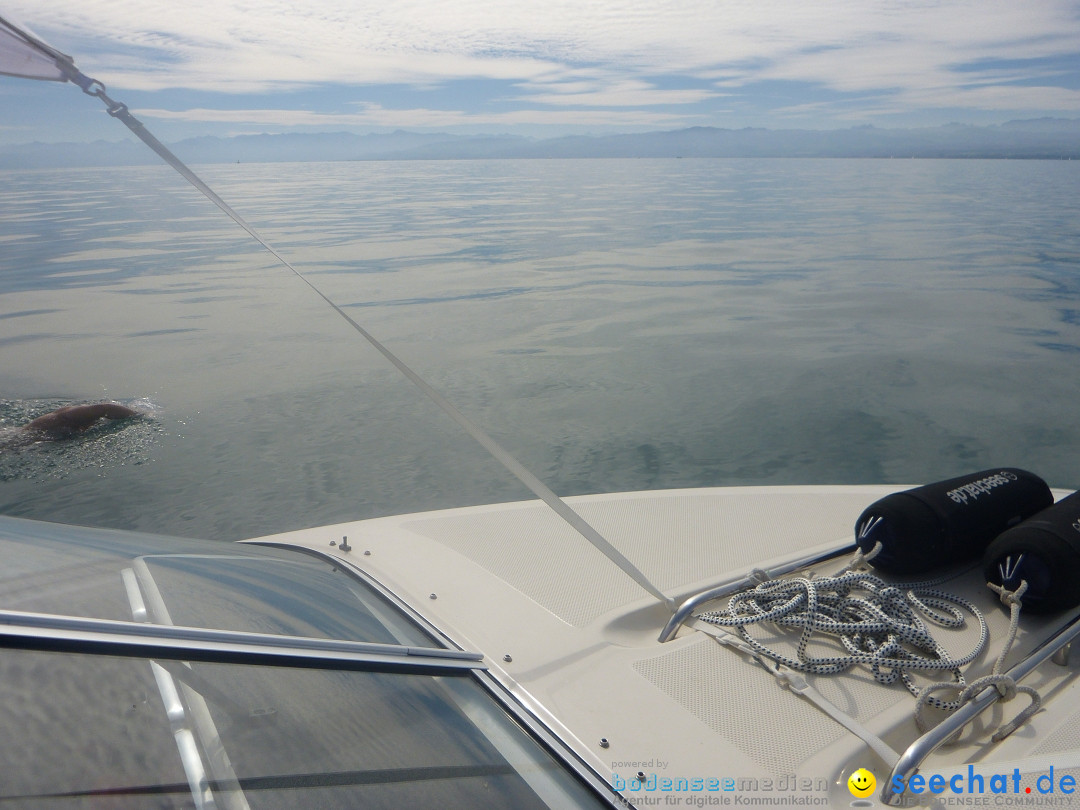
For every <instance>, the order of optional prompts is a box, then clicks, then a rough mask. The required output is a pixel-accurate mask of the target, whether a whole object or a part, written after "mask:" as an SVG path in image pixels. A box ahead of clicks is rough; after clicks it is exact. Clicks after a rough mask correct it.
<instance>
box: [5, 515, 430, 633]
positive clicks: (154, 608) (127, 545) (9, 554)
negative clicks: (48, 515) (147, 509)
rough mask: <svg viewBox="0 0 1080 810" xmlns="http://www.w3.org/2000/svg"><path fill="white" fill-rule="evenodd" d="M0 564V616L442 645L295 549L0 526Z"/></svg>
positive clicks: (25, 524) (345, 576)
mask: <svg viewBox="0 0 1080 810" xmlns="http://www.w3.org/2000/svg"><path fill="white" fill-rule="evenodd" d="M0 559H3V560H4V566H3V570H2V571H0V610H16V611H29V612H34V613H48V614H57V615H62V616H81V617H87V618H95V619H111V620H117V621H128V622H130V621H133V620H136V621H148V622H153V623H155V624H163V625H168V624H171V625H182V626H187V627H203V628H212V629H216V630H232V631H242V632H249V633H274V634H280V635H288V636H303V637H307V638H320V639H339V640H344V641H368V642H377V643H383V644H408V645H415V646H439V643H438V642H437V641H436V640H434V639H433V638H431V637H430V636H429V635H428V634H426V633H425V632H423V631H422V630H421V629H420V628H419V627H417V626H416V625H415V624H414V623H412V622H410V621H408V620H407V619H404V618H403V617H402V616H401V614H400V611H398V610H396V609H395V608H394V607H393V606H392V605H391V604H390V603H389V601H388V600H387V599H386V598H384V597H383V596H382V595H381V594H380V593H379V592H378V591H376V590H375V589H374V588H372V587H371V586H369V585H368V584H366V583H365V582H364V581H362V580H360V579H359V578H357V577H356V576H355V575H353V574H351V573H349V572H348V571H345V570H343V569H342V568H341V567H340V566H337V565H334V564H333V563H332V562H329V561H324V560H322V559H321V558H318V557H314V556H312V555H308V554H304V553H301V552H297V551H289V550H284V549H272V548H263V547H258V548H257V547H252V546H245V545H242V544H238V543H222V542H212V541H202V540H189V539H184V538H174V537H160V536H155V535H146V534H136V533H127V532H117V531H110V530H104V529H89V528H84V527H75V526H64V525H59V524H49V523H38V522H29V521H23V520H16V519H11V518H0ZM133 599H135V600H136V602H141V603H142V604H143V606H144V609H145V611H146V615H144V616H141V617H137V616H135V615H134V613H133V609H134V608H133V601H132V600H133Z"/></svg>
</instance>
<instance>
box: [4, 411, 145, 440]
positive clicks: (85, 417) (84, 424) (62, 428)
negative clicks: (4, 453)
mask: <svg viewBox="0 0 1080 810" xmlns="http://www.w3.org/2000/svg"><path fill="white" fill-rule="evenodd" d="M140 415H141V413H140V412H139V411H136V410H133V409H132V408H128V407H126V406H124V405H117V404H116V403H115V402H99V403H96V404H94V405H67V406H65V407H63V408H58V409H57V410H55V411H53V412H52V413H47V414H45V415H44V416H39V417H38V418H37V419H35V420H34V421H33V422H31V423H30V424H28V425H25V426H23V428H22V430H23V431H26V432H27V433H33V434H37V435H39V436H42V437H45V438H48V439H65V438H67V437H69V436H72V435H74V434H76V433H79V432H81V431H84V430H86V429H87V428H89V427H91V426H92V425H93V424H94V423H96V422H97V421H98V420H99V419H130V418H131V417H133V416H140Z"/></svg>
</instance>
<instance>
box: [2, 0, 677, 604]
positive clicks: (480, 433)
mask: <svg viewBox="0 0 1080 810" xmlns="http://www.w3.org/2000/svg"><path fill="white" fill-rule="evenodd" d="M0 25H2V26H4V27H6V28H7V29H10V30H11V31H12V32H13V33H14V34H15V35H17V36H18V37H19V38H20V39H21V40H22V41H23V42H25V43H26V44H27V45H29V46H31V47H33V48H35V49H37V50H38V51H40V52H42V53H44V54H45V55H46V56H48V57H49V58H50V59H52V60H53V61H54V62H55V63H56V66H57V68H58V69H59V71H60V73H61V76H62V79H64V80H68V81H71V82H72V83H74V84H76V85H78V86H79V87H81V88H82V91H83V92H84V93H86V94H87V95H90V96H95V97H96V98H99V99H101V101H102V103H103V104H105V106H106V109H107V111H108V113H109V115H111V116H112V117H113V118H116V119H117V120H118V121H120V122H121V123H122V124H124V126H126V127H127V128H128V129H129V130H131V132H132V133H134V134H135V136H136V137H138V138H139V140H141V141H142V142H143V143H145V144H146V145H147V146H149V147H150V148H151V149H153V150H154V152H156V153H157V154H158V156H159V157H161V159H162V160H164V161H165V162H166V163H168V164H169V165H170V166H172V167H173V168H174V169H175V170H176V171H177V172H179V173H180V175H181V176H183V177H184V179H186V180H187V181H188V182H189V183H191V185H193V186H194V187H195V188H197V189H198V190H199V191H200V192H202V194H203V195H204V196H205V197H206V198H207V199H208V200H210V202H212V203H213V204H214V205H216V206H217V207H218V208H220V209H221V210H222V211H224V212H225V213H226V214H227V215H228V216H229V217H230V218H231V219H232V220H233V221H234V222H235V223H236V224H237V225H239V226H240V227H241V228H243V229H244V230H245V231H247V232H248V234H249V235H250V236H251V237H252V238H253V239H255V241H257V242H258V243H259V244H260V245H262V246H263V247H264V248H265V249H266V250H267V251H269V253H270V254H271V255H272V256H273V257H274V258H276V259H277V260H278V261H279V262H280V263H281V264H282V265H284V266H285V267H286V268H288V269H289V270H290V271H292V273H293V274H294V275H295V276H296V277H297V278H298V279H300V280H301V281H302V282H304V284H306V285H307V286H308V287H309V288H310V289H311V290H312V291H313V292H314V293H315V294H316V295H318V296H319V297H320V298H321V299H322V300H323V301H325V302H326V303H327V304H328V305H329V306H330V307H331V308H332V309H333V310H334V311H335V312H336V313H337V314H338V315H340V316H341V317H342V318H343V319H344V320H345V321H346V322H347V323H348V324H349V325H350V326H351V327H352V328H353V329H355V330H356V331H357V332H358V333H359V334H360V335H361V336H362V337H363V338H364V339H365V340H367V342H368V343H370V344H371V345H372V346H373V347H374V348H375V349H376V350H378V352H379V353H380V354H382V355H383V357H385V358H386V359H387V360H389V361H390V362H391V363H392V364H393V365H394V366H395V367H396V368H397V369H398V371H400V372H401V373H402V374H404V375H405V376H406V377H407V378H408V379H409V380H410V381H412V383H413V384H414V385H416V387H417V388H419V389H420V390H421V391H422V392H423V393H424V394H425V395H426V396H427V397H428V398H429V399H430V400H431V401H432V402H434V403H435V405H437V406H438V407H439V409H440V410H442V411H443V413H445V414H446V415H447V416H449V417H450V418H451V419H453V420H454V422H456V423H457V424H458V426H460V427H461V428H462V429H463V430H464V431H465V432H466V433H468V434H469V435H470V436H472V437H473V439H475V440H476V441H477V442H479V443H480V445H481V446H483V447H484V449H485V450H487V451H488V453H490V454H491V455H492V456H493V457H494V458H495V460H496V461H498V462H499V463H500V464H502V465H503V467H505V468H506V469H507V470H508V471H509V472H510V473H511V474H513V475H514V476H515V477H516V478H517V479H518V480H519V481H521V483H523V484H524V485H525V486H526V487H528V488H529V489H530V490H531V491H532V492H533V494H534V495H536V496H537V497H538V498H540V499H541V500H542V501H543V502H544V503H546V504H547V505H548V506H549V507H551V509H552V510H553V511H554V512H555V513H556V514H557V515H559V517H561V518H562V519H563V520H565V521H566V522H567V523H569V524H570V526H571V527H573V528H574V529H575V530H576V531H577V532H578V533H579V534H580V535H581V536H582V537H584V538H585V539H586V540H588V541H589V542H590V543H591V544H592V545H593V546H594V547H595V548H596V549H597V550H598V551H600V552H601V553H602V554H603V555H604V556H605V557H607V558H608V559H609V560H611V561H612V562H613V563H615V565H617V566H618V567H619V568H621V569H622V570H623V572H625V573H626V574H627V575H628V576H629V577H630V578H631V579H633V580H634V581H635V582H636V583H637V584H638V585H640V586H641V587H642V588H644V589H645V590H646V591H647V592H648V593H649V594H651V595H652V596H654V597H656V598H657V599H658V600H660V602H661V603H662V604H664V605H666V606H667V607H668V608H669V609H672V610H674V602H673V600H672V599H671V598H670V597H668V596H665V595H664V593H663V592H662V591H661V590H660V589H659V588H657V587H656V586H655V585H653V584H652V582H650V581H649V579H648V577H646V576H645V574H644V573H643V572H642V571H641V570H640V569H639V568H637V566H635V565H634V564H633V563H632V562H630V560H629V559H627V558H626V556H624V555H623V553H622V552H621V551H619V550H618V549H617V548H615V547H614V546H613V545H611V543H610V542H608V541H607V540H606V539H605V538H604V537H603V535H601V534H600V532H598V531H597V530H596V529H595V528H593V526H592V525H591V524H589V523H588V522H587V521H586V520H585V519H584V518H583V517H581V515H579V514H578V513H577V512H575V511H574V510H573V509H571V508H570V506H569V505H568V504H567V503H566V502H565V501H563V500H562V499H561V498H560V497H559V496H558V495H556V494H555V493H554V492H553V491H552V490H551V488H549V487H548V486H547V485H546V484H545V483H544V482H543V481H541V480H540V479H539V478H537V477H536V476H535V475H534V474H533V473H532V472H530V471H529V470H528V469H527V468H526V467H525V466H524V465H523V464H521V462H519V461H518V460H517V459H516V458H514V457H513V456H512V455H511V454H510V453H509V452H508V451H507V450H506V449H504V448H503V447H502V446H501V445H499V444H498V442H496V441H495V440H494V439H493V438H491V436H489V435H488V434H487V433H486V432H485V431H484V430H483V429H482V428H481V427H480V426H479V425H477V424H476V423H475V422H473V421H472V420H471V419H469V418H468V417H467V416H465V414H463V413H462V412H461V411H459V410H458V409H457V408H456V407H455V406H454V405H453V404H452V403H451V402H450V401H449V400H447V399H446V398H445V397H444V396H443V395H442V394H440V393H439V392H438V391H437V390H435V389H434V388H433V387H432V386H431V385H430V384H429V383H428V382H427V381H426V380H424V379H423V378H422V377H421V376H420V375H419V374H417V373H416V372H415V371H413V370H412V369H411V368H409V366H408V365H406V364H405V362H404V361H403V360H401V358H399V357H398V356H397V355H396V354H394V353H393V352H392V351H390V349H388V348H387V347H386V346H384V345H383V344H382V343H381V342H380V341H379V340H377V339H376V338H375V336H374V335H372V334H371V333H370V332H368V331H367V330H366V329H364V327H362V326H361V325H360V324H359V323H357V322H356V321H355V320H353V318H352V317H350V316H349V315H348V314H347V313H346V312H345V311H344V310H343V309H342V308H341V307H339V306H338V305H337V304H335V303H334V302H333V301H331V300H330V298H329V297H327V295H326V294H325V293H323V292H322V290H320V289H319V288H318V287H316V286H315V284H313V283H312V282H311V281H310V280H309V279H308V278H307V277H306V276H305V275H304V274H303V273H301V272H300V271H299V270H297V269H296V268H295V267H294V266H293V265H292V264H291V263H290V262H289V261H288V260H287V259H285V257H284V256H282V255H281V254H280V253H278V251H277V250H276V249H275V248H274V247H273V246H272V245H271V244H270V243H269V242H267V241H266V240H265V239H264V238H263V237H262V235H261V234H259V232H258V231H256V230H255V228H254V227H253V226H252V225H250V224H249V223H248V222H247V221H246V220H245V219H244V218H243V217H242V216H240V214H238V213H237V212H236V211H235V210H233V208H232V206H230V205H229V204H228V203H226V202H225V201H224V200H223V199H222V198H221V197H219V196H218V195H217V193H216V192H215V191H214V190H213V189H212V188H210V187H209V186H208V185H207V184H206V183H205V182H203V181H202V179H200V178H199V177H198V175H196V174H195V173H194V172H193V171H192V170H191V169H190V168H188V166H187V165H186V164H185V163H184V162H183V161H181V160H180V158H178V157H177V156H176V155H174V154H173V153H172V152H171V151H170V150H169V149H168V147H166V146H165V144H163V143H162V142H161V141H159V140H158V139H157V138H156V137H155V136H154V135H153V133H151V132H150V131H149V130H148V129H146V127H145V126H144V125H143V124H142V122H141V121H139V120H138V119H137V118H136V117H135V116H134V115H132V114H131V112H130V111H129V110H128V107H127V105H126V104H123V103H120V102H117V101H114V100H113V99H111V98H109V96H108V95H107V93H106V91H105V85H104V84H102V83H101V82H100V81H98V80H97V79H92V78H90V77H89V76H87V75H86V74H84V73H83V72H82V71H80V70H79V69H78V68H76V67H75V62H74V60H73V59H72V58H71V57H70V56H68V55H67V54H64V53H61V52H60V51H58V50H56V49H55V48H53V47H52V46H50V45H48V44H46V43H45V42H43V41H41V40H40V39H38V38H37V37H34V36H32V35H30V34H28V33H26V32H25V31H23V30H22V29H20V28H18V27H17V26H15V25H13V24H12V23H10V22H8V21H7V20H5V19H4V18H3V17H0ZM2 30H3V29H2V28H0V31H2ZM58 78H59V77H58Z"/></svg>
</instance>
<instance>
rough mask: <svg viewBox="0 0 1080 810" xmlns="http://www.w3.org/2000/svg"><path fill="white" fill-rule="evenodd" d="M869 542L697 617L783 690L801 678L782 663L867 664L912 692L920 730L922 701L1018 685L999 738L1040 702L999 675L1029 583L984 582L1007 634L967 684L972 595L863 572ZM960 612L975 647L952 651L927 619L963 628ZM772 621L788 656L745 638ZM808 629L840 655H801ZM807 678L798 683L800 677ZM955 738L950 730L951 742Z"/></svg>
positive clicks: (831, 667)
mask: <svg viewBox="0 0 1080 810" xmlns="http://www.w3.org/2000/svg"><path fill="white" fill-rule="evenodd" d="M880 545H881V544H880V543H878V544H876V545H875V547H874V549H872V550H871V551H870V552H869V553H868V554H863V552H862V550H861V549H860V550H857V551H856V552H855V553H854V554H853V555H852V557H851V561H850V562H849V563H848V565H847V566H846V567H845V568H843V569H842V570H840V571H839V572H837V573H836V574H835V575H833V576H824V577H819V578H810V577H792V578H790V579H775V580H767V581H764V582H761V581H759V583H758V584H757V586H756V587H754V588H751V589H749V590H745V591H742V592H741V593H737V594H734V595H732V596H731V598H730V599H729V600H728V602H727V605H726V606H724V607H723V608H721V609H718V610H712V611H708V612H705V613H701V614H698V616H697V618H699V619H701V620H702V621H705V622H708V623H710V624H713V625H717V626H720V627H724V628H732V629H734V630H735V631H736V632H737V633H738V634H739V635H740V636H741V637H742V640H743V641H744V642H745V643H746V645H748V647H749V648H750V650H751V652H752V654H753V655H755V656H756V657H757V658H758V659H759V660H762V661H763V662H764V659H768V660H771V661H772V662H774V664H775V666H774V667H768V668H769V669H770V671H772V670H773V669H775V670H776V671H775V672H774V673H773V674H774V675H777V677H778V678H780V680H781V681H782V682H783V683H784V684H785V685H786V686H788V687H789V688H792V689H795V690H796V691H798V689H796V687H795V684H796V682H798V681H799V680H800V679H799V678H798V677H796V676H794V674H793V672H785V673H784V675H783V677H781V675H780V674H779V673H780V672H781V671H782V669H783V668H786V670H789V671H794V672H808V673H811V674H814V675H834V674H838V673H841V672H844V671H846V670H848V669H850V668H851V667H853V666H856V665H860V664H861V665H863V666H866V667H867V668H868V669H869V670H870V672H871V674H872V675H873V676H874V679H875V680H876V681H877V682H878V683H882V684H892V683H895V682H896V681H897V680H900V681H902V682H903V684H904V686H905V687H906V688H907V689H908V691H909V692H911V693H912V694H913V695H915V697H916V701H915V721H916V723H918V725H919V728H920V729H922V730H923V731H924V732H925V731H927V730H928V729H929V728H930V727H931V725H933V724H932V723H931V722H930V721H929V719H928V718H927V716H926V713H927V711H928V709H929V708H931V707H932V708H935V709H939V710H941V711H945V712H952V711H956V710H957V709H959V708H960V707H961V706H963V705H964V704H966V703H968V702H969V701H970V700H972V699H973V698H974V697H975V696H976V695H978V694H980V693H981V692H982V691H983V690H985V689H986V688H987V687H989V686H993V687H994V688H995V689H996V690H997V695H996V697H997V699H998V700H1002V701H1010V700H1012V699H1013V698H1014V697H1016V695H1017V694H1018V693H1020V692H1023V693H1024V694H1026V695H1027V696H1028V697H1029V698H1030V701H1031V702H1030V704H1029V705H1028V706H1027V708H1025V709H1024V710H1023V711H1021V712H1020V713H1019V714H1018V715H1017V716H1016V717H1015V718H1014V719H1013V720H1012V721H1010V722H1009V723H1007V724H1005V725H1003V726H1002V727H1001V728H999V729H998V730H997V732H995V734H994V736H993V738H992V739H993V740H994V741H995V742H997V741H999V740H1002V739H1004V738H1005V737H1007V736H1008V735H1009V734H1011V733H1012V732H1013V731H1015V730H1016V729H1017V728H1019V727H1020V726H1021V725H1023V724H1024V723H1025V722H1027V720H1028V719H1029V718H1030V717H1031V716H1032V715H1034V714H1035V713H1036V712H1038V711H1039V709H1040V708H1041V707H1042V698H1041V697H1040V696H1039V693H1038V692H1036V691H1035V690H1034V689H1032V688H1031V687H1027V686H1018V685H1017V684H1016V681H1015V680H1013V678H1011V677H1010V676H1009V675H1007V674H1005V659H1006V657H1007V656H1008V654H1009V650H1010V649H1011V648H1012V645H1013V642H1014V641H1015V640H1016V634H1017V631H1018V629H1019V620H1020V607H1021V599H1022V597H1023V595H1024V593H1025V591H1026V590H1027V582H1026V581H1025V582H1021V583H1020V586H1019V587H1018V588H1017V589H1016V590H1014V591H1007V590H1006V589H1005V588H1003V587H1000V586H995V585H993V584H990V583H988V585H989V586H990V588H991V589H993V590H994V591H995V592H996V593H997V594H998V595H999V597H1000V599H1001V601H1002V603H1003V604H1005V605H1007V606H1008V607H1009V610H1010V620H1009V636H1008V638H1007V639H1006V640H1005V644H1004V646H1003V649H1002V651H1001V654H1000V655H999V656H998V659H997V661H996V662H995V663H994V666H993V669H992V671H991V674H989V675H986V676H984V677H982V678H979V679H977V680H975V681H973V682H972V683H970V684H968V683H966V682H965V680H964V676H963V673H962V672H961V667H964V666H966V665H967V664H970V663H971V662H972V661H974V660H975V658H977V657H978V656H979V655H980V654H981V653H982V651H983V650H984V649H985V648H986V645H987V642H988V641H989V638H990V634H989V630H988V629H987V625H986V618H985V617H984V616H983V615H982V612H981V611H980V610H979V609H978V608H977V607H976V606H975V605H974V604H972V603H971V602H969V601H967V600H966V599H963V598H961V597H959V596H955V595H952V594H949V593H946V592H944V591H941V590H938V589H937V588H936V587H933V586H935V585H937V584H938V583H940V582H943V581H944V578H942V579H939V580H933V581H927V582H918V583H910V584H906V585H892V584H889V583H887V582H885V581H884V580H882V579H880V578H879V577H877V576H874V575H873V574H871V573H870V572H869V570H868V569H867V568H865V567H864V564H865V563H866V562H867V561H868V560H870V559H871V558H872V557H873V556H874V555H876V554H877V553H878V552H879V551H880V550H881V547H880ZM967 614H971V615H972V616H974V617H975V618H976V619H977V620H978V622H979V640H978V642H977V643H976V645H975V647H974V649H972V650H971V651H970V652H969V653H967V654H966V655H964V656H961V657H959V658H954V657H952V656H951V655H950V654H949V653H948V651H946V650H945V648H944V647H942V646H941V645H940V644H939V643H938V642H937V641H936V640H935V639H934V637H933V635H932V634H931V633H930V631H929V629H928V628H927V623H929V624H932V625H936V626H938V627H945V628H954V629H955V628H962V627H963V626H964V625H965V622H966V619H967ZM764 622H771V623H772V624H774V625H776V626H777V627H778V628H782V629H784V628H791V629H793V630H799V631H800V633H799V638H798V644H797V650H796V654H795V655H794V656H792V655H785V654H783V653H780V652H778V651H777V650H774V649H772V648H770V647H767V646H766V645H765V644H763V643H762V642H761V641H759V640H758V639H756V638H754V637H753V636H751V635H750V632H749V628H750V627H752V626H755V625H758V624H762V623H764ZM815 634H821V635H825V636H829V637H832V638H833V639H834V640H836V641H837V642H839V644H840V645H841V646H842V647H843V654H841V655H835V656H824V657H819V656H812V655H810V654H809V652H808V647H809V645H810V642H811V641H812V640H813V638H814V636H815ZM913 672H921V673H928V672H941V673H949V674H951V676H952V680H949V681H941V682H939V683H933V684H930V685H929V686H925V687H920V686H919V685H917V684H916V683H915V680H914V678H913V677H912V673H913ZM803 683H805V681H803ZM946 690H949V691H952V692H955V697H954V698H953V699H951V700H950V699H945V698H943V697H939V696H938V693H939V692H943V691H946ZM959 735H960V731H957V732H956V734H954V735H953V737H952V739H953V740H955V739H956V738H957V737H958V736H959Z"/></svg>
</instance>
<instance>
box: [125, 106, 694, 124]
mask: <svg viewBox="0 0 1080 810" xmlns="http://www.w3.org/2000/svg"><path fill="white" fill-rule="evenodd" d="M358 106H359V107H360V109H359V111H358V112H355V113H323V112H315V111H311V110H295V109H262V110H236V109H233V110H210V109H189V110H158V109H140V110H136V111H135V112H136V113H137V115H138V116H139V117H140V118H148V119H150V118H157V119H164V120H171V121H199V122H204V123H218V124H220V123H228V124H250V125H253V126H265V127H275V128H277V127H290V126H305V127H320V128H329V127H380V128H381V127H388V128H397V127H403V128H416V129H423V128H433V127H461V126H476V125H497V126H517V125H525V124H553V125H560V124H563V125H580V126H602V127H654V126H668V125H672V126H674V125H681V124H683V123H685V122H686V120H687V117H686V116H684V115H675V114H667V113H658V112H651V111H648V110H640V111H625V110H584V111H583V110H565V111H554V112H553V111H551V110H538V109H522V110H514V111H510V112H502V113H470V112H466V111H463V110H435V109H426V108H414V109H390V108H386V107H383V106H381V105H379V104H368V103H365V104H360V105H358Z"/></svg>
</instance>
